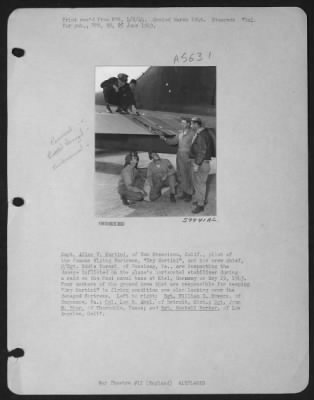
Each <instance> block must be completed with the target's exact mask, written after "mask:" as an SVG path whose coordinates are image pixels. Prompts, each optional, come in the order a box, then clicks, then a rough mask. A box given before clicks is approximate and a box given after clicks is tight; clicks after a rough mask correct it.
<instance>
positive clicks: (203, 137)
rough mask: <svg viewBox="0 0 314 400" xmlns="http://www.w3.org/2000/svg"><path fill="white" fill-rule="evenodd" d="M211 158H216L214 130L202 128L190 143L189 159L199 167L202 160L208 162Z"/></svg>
mask: <svg viewBox="0 0 314 400" xmlns="http://www.w3.org/2000/svg"><path fill="white" fill-rule="evenodd" d="M212 157H216V143H215V134H214V129H211V128H203V129H202V130H201V131H199V132H198V133H197V134H196V136H195V138H194V140H193V142H192V146H191V150H190V158H193V159H194V162H195V164H197V165H201V164H202V162H203V161H204V160H210V159H211V158H212Z"/></svg>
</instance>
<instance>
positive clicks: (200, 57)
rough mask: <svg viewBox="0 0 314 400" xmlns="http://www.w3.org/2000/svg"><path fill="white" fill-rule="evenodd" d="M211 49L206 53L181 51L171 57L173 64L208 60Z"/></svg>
mask: <svg viewBox="0 0 314 400" xmlns="http://www.w3.org/2000/svg"><path fill="white" fill-rule="evenodd" d="M211 55H212V54H211V51H209V52H208V53H207V54H205V53H202V52H201V51H198V52H196V53H186V52H184V53H182V54H180V55H178V54H176V55H175V56H174V59H173V63H174V64H180V63H181V64H187V63H194V62H201V61H205V60H209V59H210V58H211Z"/></svg>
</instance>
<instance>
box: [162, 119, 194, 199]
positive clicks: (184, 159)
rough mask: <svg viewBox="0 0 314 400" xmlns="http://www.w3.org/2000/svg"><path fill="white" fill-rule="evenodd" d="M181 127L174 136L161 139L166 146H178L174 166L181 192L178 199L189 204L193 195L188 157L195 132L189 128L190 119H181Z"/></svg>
mask: <svg viewBox="0 0 314 400" xmlns="http://www.w3.org/2000/svg"><path fill="white" fill-rule="evenodd" d="M181 125H182V128H183V129H182V131H180V132H178V133H177V134H176V136H174V137H170V138H166V137H165V136H161V139H162V140H164V141H165V142H166V143H167V144H170V145H178V152H177V158H176V164H177V179H178V182H179V190H180V192H181V195H180V196H179V197H178V199H183V200H184V201H186V202H189V201H191V200H192V194H193V185H192V174H191V160H190V158H189V155H190V149H191V145H192V139H193V136H194V133H195V132H194V131H193V130H192V128H191V119H190V118H187V117H181Z"/></svg>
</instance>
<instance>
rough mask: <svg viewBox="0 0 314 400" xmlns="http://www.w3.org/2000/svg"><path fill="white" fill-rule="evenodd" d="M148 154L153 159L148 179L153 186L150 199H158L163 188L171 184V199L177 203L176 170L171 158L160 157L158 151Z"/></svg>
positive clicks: (149, 166) (148, 171)
mask: <svg viewBox="0 0 314 400" xmlns="http://www.w3.org/2000/svg"><path fill="white" fill-rule="evenodd" d="M148 155H149V158H150V159H151V160H152V161H151V162H150V164H149V165H148V168H147V181H148V184H149V185H150V187H151V189H150V194H149V198H150V200H151V201H154V200H157V199H158V198H159V197H160V196H161V189H162V188H164V187H167V186H169V187H170V201H171V202H172V203H175V201H176V198H175V190H176V171H175V169H174V167H173V165H172V164H171V162H170V161H169V160H167V159H165V158H160V157H159V154H157V153H149V154H148Z"/></svg>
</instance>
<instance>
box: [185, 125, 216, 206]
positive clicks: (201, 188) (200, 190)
mask: <svg viewBox="0 0 314 400" xmlns="http://www.w3.org/2000/svg"><path fill="white" fill-rule="evenodd" d="M192 129H193V130H194V131H195V135H194V137H193V139H192V146H191V151H190V158H191V159H192V183H193V187H194V195H193V202H192V205H193V206H194V208H193V209H192V212H193V213H194V214H197V213H200V212H201V211H204V206H205V200H206V199H205V196H206V181H207V178H208V175H209V169H210V164H209V161H210V159H211V158H212V157H216V150H215V139H214V138H215V137H214V134H213V133H212V132H210V130H209V129H208V128H204V127H203V126H202V121H201V119H200V118H198V117H194V118H192Z"/></svg>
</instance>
